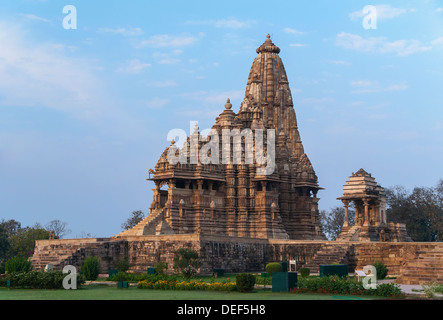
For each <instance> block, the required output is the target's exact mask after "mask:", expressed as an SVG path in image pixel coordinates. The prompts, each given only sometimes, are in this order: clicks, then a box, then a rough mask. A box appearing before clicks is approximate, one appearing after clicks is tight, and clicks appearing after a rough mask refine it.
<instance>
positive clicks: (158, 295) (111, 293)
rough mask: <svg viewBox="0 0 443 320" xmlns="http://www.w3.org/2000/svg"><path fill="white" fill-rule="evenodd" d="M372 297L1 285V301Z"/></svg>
mask: <svg viewBox="0 0 443 320" xmlns="http://www.w3.org/2000/svg"><path fill="white" fill-rule="evenodd" d="M343 299H352V300H361V299H363V300H371V299H375V297H355V296H338V295H326V294H294V293H272V292H271V291H270V290H269V289H268V290H256V291H255V292H251V293H239V292H219V291H176V290H146V289H137V288H136V287H130V288H126V289H118V288H116V287H110V286H106V285H90V286H83V287H82V288H81V289H79V290H36V289H34V290H32V289H6V288H0V300H343Z"/></svg>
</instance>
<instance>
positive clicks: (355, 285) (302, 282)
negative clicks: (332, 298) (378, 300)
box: [293, 276, 403, 297]
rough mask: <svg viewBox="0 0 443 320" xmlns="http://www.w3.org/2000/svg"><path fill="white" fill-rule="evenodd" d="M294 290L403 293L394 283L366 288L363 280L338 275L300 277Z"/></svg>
mask: <svg viewBox="0 0 443 320" xmlns="http://www.w3.org/2000/svg"><path fill="white" fill-rule="evenodd" d="M293 291H294V292H317V293H330V294H351V295H371V296H381V297H397V296H402V295H403V293H402V291H401V289H400V287H399V286H398V285H396V284H393V283H385V284H379V285H378V286H377V288H376V289H365V288H364V287H363V284H362V283H361V282H358V281H356V280H354V279H351V280H346V279H344V278H342V277H338V276H328V277H307V278H303V277H300V278H299V279H298V283H297V289H295V290H293Z"/></svg>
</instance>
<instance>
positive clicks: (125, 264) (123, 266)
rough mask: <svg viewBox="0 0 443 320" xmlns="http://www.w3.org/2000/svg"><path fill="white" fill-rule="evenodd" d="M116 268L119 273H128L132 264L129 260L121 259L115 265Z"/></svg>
mask: <svg viewBox="0 0 443 320" xmlns="http://www.w3.org/2000/svg"><path fill="white" fill-rule="evenodd" d="M115 267H116V268H117V270H118V272H126V271H128V270H129V267H130V264H129V260H128V259H121V260H117V262H116V263H115Z"/></svg>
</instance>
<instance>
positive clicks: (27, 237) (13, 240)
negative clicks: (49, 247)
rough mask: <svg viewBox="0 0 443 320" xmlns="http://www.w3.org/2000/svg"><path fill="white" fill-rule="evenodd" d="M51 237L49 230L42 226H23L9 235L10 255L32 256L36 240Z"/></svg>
mask: <svg viewBox="0 0 443 320" xmlns="http://www.w3.org/2000/svg"><path fill="white" fill-rule="evenodd" d="M45 239H49V232H48V231H47V230H44V229H40V228H29V227H26V228H21V229H19V230H18V231H17V232H16V234H14V235H12V236H10V237H9V243H10V244H11V248H10V252H9V256H19V257H30V256H32V255H33V253H34V248H35V241H36V240H45Z"/></svg>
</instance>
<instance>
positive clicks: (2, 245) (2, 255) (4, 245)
mask: <svg viewBox="0 0 443 320" xmlns="http://www.w3.org/2000/svg"><path fill="white" fill-rule="evenodd" d="M10 247H11V245H10V244H9V240H8V234H7V232H6V230H5V228H3V226H2V225H1V224H0V265H1V264H2V263H3V261H5V260H6V257H7V255H8V252H9V248H10Z"/></svg>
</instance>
